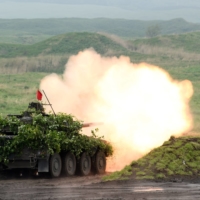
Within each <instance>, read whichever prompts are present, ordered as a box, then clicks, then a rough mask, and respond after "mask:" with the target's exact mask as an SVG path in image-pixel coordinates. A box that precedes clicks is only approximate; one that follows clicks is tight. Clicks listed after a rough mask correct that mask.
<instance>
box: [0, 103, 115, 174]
mask: <svg viewBox="0 0 200 200" xmlns="http://www.w3.org/2000/svg"><path fill="white" fill-rule="evenodd" d="M43 105H44V104H42V103H41V102H31V103H29V106H28V108H27V110H26V111H24V112H23V113H22V114H20V115H7V116H6V117H2V116H1V117H0V168H1V170H7V169H30V170H33V171H36V173H40V172H47V173H49V174H50V175H51V177H59V176H60V175H61V174H64V175H66V176H73V175H75V173H77V172H78V173H79V174H80V175H84V176H86V175H89V174H90V173H91V172H94V173H96V174H103V173H105V169H106V157H108V156H111V155H112V151H113V150H112V146H111V145H110V144H109V143H108V142H106V141H105V140H103V139H102V138H98V137H96V135H95V133H94V132H93V135H92V136H90V137H89V136H86V135H83V134H82V133H81V130H82V128H84V127H89V126H91V125H93V124H92V123H82V122H80V121H78V120H76V119H74V117H73V116H71V115H66V114H63V113H60V114H55V113H54V112H53V113H49V114H46V113H45V112H44V111H45V110H44V106H43Z"/></svg>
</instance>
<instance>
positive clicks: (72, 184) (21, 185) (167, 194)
mask: <svg viewBox="0 0 200 200" xmlns="http://www.w3.org/2000/svg"><path fill="white" fill-rule="evenodd" d="M101 177H102V176H100V175H95V176H87V177H80V176H75V177H72V178H68V177H61V178H57V179H50V178H47V177H37V178H30V177H18V178H16V177H10V176H8V177H3V178H1V180H0V199H1V200H4V199H5V200H16V199H20V200H22V199H23V200H32V199H33V200H39V199H40V200H47V199H48V200H52V199H62V200H64V199H72V200H75V199H77V200H80V199H90V200H93V199H94V200H125V199H127V200H129V199H130V200H169V199H171V200H174V199H177V200H178V199H180V200H194V199H200V184H199V183H185V182H182V183H178V182H177V183H173V182H163V183H156V182H144V181H143V182H135V181H133V180H130V181H114V182H106V183H103V182H101Z"/></svg>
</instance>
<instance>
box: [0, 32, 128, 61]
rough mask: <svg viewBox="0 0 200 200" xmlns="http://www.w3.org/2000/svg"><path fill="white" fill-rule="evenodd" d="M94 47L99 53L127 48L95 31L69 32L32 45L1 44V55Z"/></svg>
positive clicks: (9, 55) (66, 50)
mask: <svg viewBox="0 0 200 200" xmlns="http://www.w3.org/2000/svg"><path fill="white" fill-rule="evenodd" d="M91 47H93V48H94V49H95V50H96V51H97V52H98V53H100V54H106V53H107V52H109V51H111V52H112V51H113V52H114V54H117V53H118V52H120V51H124V50H125V49H124V48H123V47H122V46H121V45H119V44H117V43H116V42H113V41H112V40H111V39H109V38H107V37H105V36H103V35H99V34H95V33H86V32H85V33H68V34H64V35H58V36H54V37H52V38H50V39H47V40H45V41H42V42H39V43H36V44H32V45H17V44H6V43H3V44H0V57H2V58H12V57H19V56H28V57H30V56H38V55H40V54H42V55H47V54H50V55H52V54H54V55H55V54H77V53H78V52H79V51H81V50H84V49H86V48H91Z"/></svg>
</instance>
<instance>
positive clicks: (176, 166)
mask: <svg viewBox="0 0 200 200" xmlns="http://www.w3.org/2000/svg"><path fill="white" fill-rule="evenodd" d="M199 176H200V137H198V136H185V137H179V138H175V137H173V136H172V137H171V138H170V139H169V141H166V142H164V144H163V145H162V146H160V147H158V148H156V149H153V150H152V151H151V152H149V153H148V154H147V155H146V156H144V157H142V158H141V159H139V160H137V161H133V162H132V163H131V164H130V165H129V166H126V167H125V168H124V169H123V170H122V171H120V172H114V173H112V174H110V175H109V176H106V177H104V180H105V181H106V180H121V179H143V180H145V179H146V180H156V181H157V180H159V181H161V180H167V181H176V182H179V181H183V180H184V181H195V180H196V181H198V179H199Z"/></svg>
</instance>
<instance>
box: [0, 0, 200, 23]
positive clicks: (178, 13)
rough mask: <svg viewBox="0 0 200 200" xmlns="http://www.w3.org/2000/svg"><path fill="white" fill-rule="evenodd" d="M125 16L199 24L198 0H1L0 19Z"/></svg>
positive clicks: (199, 0) (199, 1)
mask: <svg viewBox="0 0 200 200" xmlns="http://www.w3.org/2000/svg"><path fill="white" fill-rule="evenodd" d="M65 17H81V18H98V17H104V18H124V19H140V20H169V19H173V18H183V19H185V20H187V21H190V22H197V23H200V0H192V1H188V0H140V1H138V0H0V18H4V19H5V18H7V19H10V18H65Z"/></svg>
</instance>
